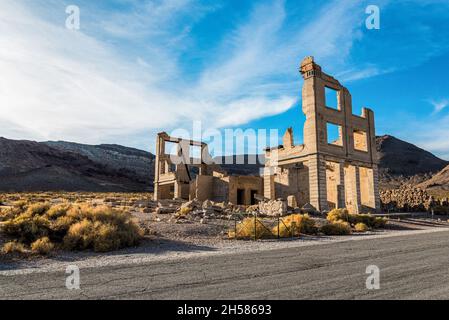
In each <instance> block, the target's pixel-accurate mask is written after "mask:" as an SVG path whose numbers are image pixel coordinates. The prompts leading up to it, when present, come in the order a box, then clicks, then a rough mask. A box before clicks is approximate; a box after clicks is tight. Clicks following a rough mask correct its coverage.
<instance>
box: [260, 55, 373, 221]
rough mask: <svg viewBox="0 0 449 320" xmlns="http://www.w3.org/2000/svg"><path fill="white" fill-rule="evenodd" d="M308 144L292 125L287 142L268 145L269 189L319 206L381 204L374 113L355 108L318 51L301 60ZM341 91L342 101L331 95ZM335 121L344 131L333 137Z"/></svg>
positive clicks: (273, 195)
mask: <svg viewBox="0 0 449 320" xmlns="http://www.w3.org/2000/svg"><path fill="white" fill-rule="evenodd" d="M300 71H301V74H302V75H303V78H304V85H303V89H302V103H303V106H302V110H303V112H304V114H305V116H306V121H305V124H304V144H302V145H294V143H293V133H292V130H291V129H289V130H287V132H286V134H285V136H284V139H283V145H281V146H279V147H278V148H272V149H269V150H267V152H266V158H267V159H268V161H267V164H266V170H265V176H264V179H265V182H264V189H265V190H264V194H265V196H266V197H268V198H270V199H275V198H286V197H287V196H288V195H294V196H295V197H296V199H297V202H298V204H303V203H305V202H309V203H310V204H312V205H313V206H314V207H315V208H316V209H317V210H319V211H324V210H330V209H332V208H340V207H348V208H349V210H350V211H351V212H355V213H359V212H362V211H377V210H379V209H380V201H379V190H378V176H377V175H378V172H377V171H378V168H377V154H376V145H375V128H374V113H373V111H371V110H370V109H367V108H363V110H362V114H361V116H356V115H353V114H352V99H351V95H350V93H349V91H348V90H347V89H346V88H345V87H343V86H342V85H341V84H340V83H339V82H338V81H337V80H336V79H334V78H333V77H331V76H329V75H327V74H325V73H324V72H322V70H321V67H320V66H319V65H317V64H316V63H315V62H314V60H313V58H312V57H307V58H306V59H304V60H303V61H302V63H301V69H300ZM326 90H331V91H332V90H333V91H334V92H335V93H336V105H334V106H332V105H331V101H326ZM330 127H335V128H337V133H338V137H336V138H335V139H331V137H330V135H331V133H330V132H329V128H330Z"/></svg>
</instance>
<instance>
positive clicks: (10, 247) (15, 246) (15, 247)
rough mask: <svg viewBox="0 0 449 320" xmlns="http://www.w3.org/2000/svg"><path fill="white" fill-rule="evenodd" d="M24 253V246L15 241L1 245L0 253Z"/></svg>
mask: <svg viewBox="0 0 449 320" xmlns="http://www.w3.org/2000/svg"><path fill="white" fill-rule="evenodd" d="M23 252H25V246H24V245H23V244H22V243H20V242H17V241H10V242H7V243H5V244H4V245H3V247H2V253H4V254H10V253H23Z"/></svg>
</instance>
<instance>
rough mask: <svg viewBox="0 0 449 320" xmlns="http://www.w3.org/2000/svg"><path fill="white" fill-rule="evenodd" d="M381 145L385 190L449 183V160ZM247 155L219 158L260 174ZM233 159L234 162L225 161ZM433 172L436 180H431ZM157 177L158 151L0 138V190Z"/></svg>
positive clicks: (148, 187) (401, 144)
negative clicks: (155, 164) (403, 184)
mask: <svg viewBox="0 0 449 320" xmlns="http://www.w3.org/2000/svg"><path fill="white" fill-rule="evenodd" d="M376 143H377V149H378V153H379V176H380V185H381V187H382V188H394V187H397V186H399V185H400V184H402V183H412V184H414V185H418V184H421V186H423V187H427V186H431V185H432V186H435V185H441V184H443V185H444V184H446V185H447V184H448V183H449V178H448V179H446V176H447V175H449V169H448V168H446V170H445V171H443V172H442V173H441V174H440V175H439V176H434V174H436V173H438V172H439V171H441V170H443V169H444V168H445V167H446V166H448V165H449V162H448V161H445V160H442V159H440V158H438V157H436V156H435V155H433V154H432V153H430V152H428V151H425V150H423V149H421V148H419V147H417V146H415V145H413V144H411V143H408V142H405V141H402V140H400V139H397V138H395V137H393V136H390V135H385V136H379V137H377V138H376ZM248 157H249V156H248V155H244V156H243V159H244V161H243V162H244V164H235V163H236V162H235V159H236V156H223V157H216V158H215V160H216V161H220V160H221V163H222V167H223V168H224V169H225V170H226V171H227V172H228V173H230V174H234V175H259V174H260V169H261V168H263V165H264V164H263V156H259V157H258V160H259V161H257V162H256V163H255V164H254V163H253V164H248ZM251 159H252V160H254V157H253V158H251ZM229 160H232V161H233V163H234V164H226V163H227V162H228V163H229ZM232 161H231V162H232ZM432 176H434V177H435V179H434V180H432V181H429V179H430V178H432ZM153 179H154V155H153V154H151V153H150V152H146V151H142V150H138V149H134V148H129V147H124V146H121V145H116V144H101V145H87V144H80V143H74V142H66V141H47V142H34V141H27V140H9V139H6V138H0V191H104V192H109V191H117V192H128V191H139V192H142V191H152V190H153ZM446 180H447V181H448V182H446ZM448 187H449V186H448Z"/></svg>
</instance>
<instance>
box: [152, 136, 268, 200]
mask: <svg viewBox="0 0 449 320" xmlns="http://www.w3.org/2000/svg"><path fill="white" fill-rule="evenodd" d="M167 143H174V144H176V145H177V153H176V155H173V154H168V153H167V150H166V144H167ZM191 146H194V147H199V148H201V158H200V159H193V158H191V157H190V147H191ZM192 168H196V169H197V170H196V171H197V172H198V174H196V176H193V173H192ZM155 171H156V172H155V179H154V199H155V200H161V199H186V200H188V199H190V200H192V199H198V200H201V201H205V200H213V201H216V202H230V203H233V204H237V205H251V204H255V203H256V195H262V194H263V180H262V178H261V177H254V176H229V175H227V174H226V173H225V172H224V171H223V170H222V169H221V168H220V167H219V166H217V165H216V164H214V163H213V161H212V158H211V156H210V154H209V152H208V148H207V145H206V144H205V143H202V142H198V141H191V140H184V139H181V138H175V137H170V136H169V135H168V134H167V133H165V132H161V133H159V134H158V136H157V140H156V165H155Z"/></svg>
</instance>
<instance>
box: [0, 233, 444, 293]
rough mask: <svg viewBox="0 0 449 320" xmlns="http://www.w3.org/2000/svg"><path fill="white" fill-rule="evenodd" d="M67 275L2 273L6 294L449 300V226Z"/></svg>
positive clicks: (0, 280) (0, 290) (2, 289)
mask: <svg viewBox="0 0 449 320" xmlns="http://www.w3.org/2000/svg"><path fill="white" fill-rule="evenodd" d="M369 265H376V266H378V267H379V270H380V288H379V289H378V290H368V289H367V288H366V279H367V277H368V276H369V275H368V274H366V268H367V266H369ZM66 277H67V274H65V270H57V271H54V272H47V273H32V274H27V275H15V276H0V299H90V298H93V299H385V298H387V299H390V298H391V299H448V298H449V231H442V232H435V233H427V234H418V235H416V234H415V235H407V236H399V237H391V238H381V239H375V240H360V241H347V242H340V243H332V244H326V245H317V246H310V247H300V248H294V249H291V248H290V249H276V250H271V251H260V252H251V253H243V254H232V255H231V254H230V255H220V256H211V257H200V258H198V257H196V258H191V259H188V260H178V261H170V262H167V261H165V262H154V263H145V264H133V265H126V266H113V267H111V266H109V267H97V268H89V269H81V270H80V290H72V291H70V290H68V289H67V288H66V285H65V283H66Z"/></svg>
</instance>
